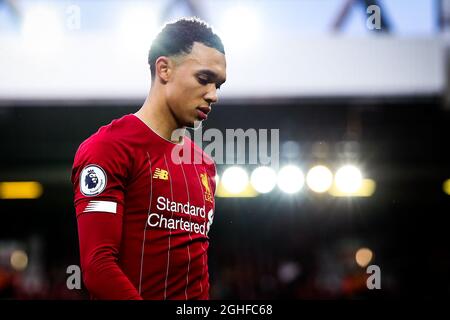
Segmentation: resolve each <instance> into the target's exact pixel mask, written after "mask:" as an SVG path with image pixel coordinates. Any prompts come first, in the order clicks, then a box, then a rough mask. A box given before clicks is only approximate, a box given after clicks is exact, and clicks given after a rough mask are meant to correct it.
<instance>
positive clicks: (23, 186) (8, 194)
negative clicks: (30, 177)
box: [0, 181, 43, 199]
mask: <svg viewBox="0 0 450 320" xmlns="http://www.w3.org/2000/svg"><path fill="white" fill-rule="evenodd" d="M42 193H43V187H42V185H41V184H40V183H39V182H36V181H11V182H0V199H37V198H39V197H40V196H41V195H42Z"/></svg>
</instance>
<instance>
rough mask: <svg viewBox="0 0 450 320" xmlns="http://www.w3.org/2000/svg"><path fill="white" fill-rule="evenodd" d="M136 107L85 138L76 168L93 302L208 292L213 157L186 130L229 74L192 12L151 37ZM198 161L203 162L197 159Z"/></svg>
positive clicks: (216, 43) (213, 39) (218, 47)
mask: <svg viewBox="0 0 450 320" xmlns="http://www.w3.org/2000/svg"><path fill="white" fill-rule="evenodd" d="M148 61H149V64H150V70H151V75H152V85H151V88H150V92H149V94H148V96H147V99H146V101H145V102H144V104H143V106H142V108H141V109H140V110H139V111H137V112H136V113H135V114H129V115H125V116H123V117H122V118H120V119H116V120H114V121H112V122H111V123H110V124H109V125H106V126H104V127H101V128H100V129H99V130H98V131H97V132H96V133H95V134H94V135H92V136H91V137H89V138H88V139H87V140H86V141H84V142H83V143H82V144H81V145H80V147H79V149H78V151H77V153H76V155H75V160H74V165H73V170H72V183H73V186H74V193H75V198H74V203H75V208H76V215H77V223H78V233H79V244H80V256H81V268H82V271H83V280H84V283H85V286H86V288H87V289H88V291H89V293H90V294H91V297H92V298H93V299H208V298H209V273H208V261H207V251H208V244H209V237H208V231H209V228H210V226H211V223H212V219H213V214H214V193H215V188H216V185H215V175H216V170H215V166H214V162H213V161H212V159H210V158H209V157H208V156H207V155H206V154H204V153H203V151H202V150H201V149H200V148H199V147H198V146H197V145H195V144H194V143H193V142H192V141H191V140H190V139H189V138H188V137H187V136H184V135H179V136H178V137H179V138H178V139H175V138H174V132H177V130H178V131H179V130H180V129H181V130H184V128H186V127H195V126H196V125H197V124H198V123H201V121H203V120H205V119H206V118H207V115H208V113H209V112H210V111H211V105H212V104H213V103H215V102H217V90H218V89H219V88H220V86H221V84H223V83H224V82H225V79H226V61H225V51H224V47H223V44H222V42H221V40H220V38H219V37H218V36H217V35H216V34H214V33H213V32H212V30H211V28H210V27H209V26H208V25H207V24H206V23H204V22H203V21H200V20H198V19H181V20H178V21H176V22H174V23H170V24H167V25H165V27H164V28H163V29H162V30H161V32H160V33H159V34H158V36H157V37H156V38H155V40H154V42H153V43H152V46H151V49H150V53H149V58H148ZM196 159H197V160H198V159H201V161H195V160H196Z"/></svg>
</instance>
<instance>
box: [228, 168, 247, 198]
mask: <svg viewBox="0 0 450 320" xmlns="http://www.w3.org/2000/svg"><path fill="white" fill-rule="evenodd" d="M222 184H223V186H224V188H225V189H226V190H227V191H228V192H230V193H239V192H242V191H244V189H245V188H246V187H247V185H248V174H247V172H246V171H245V170H244V169H242V168H241V167H231V168H227V169H226V170H225V171H224V172H223V175H222Z"/></svg>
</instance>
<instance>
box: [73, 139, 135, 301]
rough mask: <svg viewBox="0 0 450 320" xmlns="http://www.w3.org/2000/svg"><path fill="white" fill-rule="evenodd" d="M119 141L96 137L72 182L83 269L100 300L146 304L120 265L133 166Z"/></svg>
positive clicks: (80, 155) (78, 158) (77, 162)
mask: <svg viewBox="0 0 450 320" xmlns="http://www.w3.org/2000/svg"><path fill="white" fill-rule="evenodd" d="M116 140H117V139H115V137H114V136H112V137H111V136H109V137H107V138H101V137H98V136H97V137H94V138H93V139H89V140H87V141H86V142H84V143H83V144H82V145H81V146H80V148H79V149H78V151H77V153H76V155H75V159H74V166H73V168H72V177H71V181H72V183H73V187H74V204H75V211H76V216H77V223H78V237H79V244H80V258H81V269H82V272H83V280H84V283H85V285H86V287H87V289H88V290H89V292H90V294H91V296H92V297H93V298H94V299H108V300H113V299H114V300H116V299H142V297H141V296H140V295H139V292H138V291H137V289H136V288H135V287H134V285H133V284H132V283H131V281H130V279H128V277H127V276H126V275H125V274H124V272H123V270H121V268H120V266H119V264H118V258H119V251H120V246H121V239H122V223H123V222H122V221H123V211H124V201H125V200H124V192H125V185H126V181H127V177H128V168H129V163H130V161H129V158H128V156H127V153H126V152H125V151H124V150H122V149H120V148H119V146H118V145H117V144H116V143H115V142H116Z"/></svg>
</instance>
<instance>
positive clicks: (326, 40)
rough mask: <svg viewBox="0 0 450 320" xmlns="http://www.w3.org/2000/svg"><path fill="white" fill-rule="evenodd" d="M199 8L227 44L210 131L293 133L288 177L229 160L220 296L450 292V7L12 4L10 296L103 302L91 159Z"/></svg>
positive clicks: (1, 145)
mask: <svg viewBox="0 0 450 320" xmlns="http://www.w3.org/2000/svg"><path fill="white" fill-rule="evenodd" d="M372 5H376V6H377V7H378V8H379V9H380V13H381V16H380V18H381V20H380V24H381V25H380V26H381V28H380V29H377V28H375V29H374V28H371V26H373V24H371V23H373V22H374V20H370V19H371V18H370V17H371V16H372V14H373V13H374V11H370V12H368V11H367V8H369V7H370V6H372ZM372 8H373V7H372ZM182 16H198V17H200V18H203V19H205V20H206V21H208V22H209V23H210V24H211V25H212V26H213V27H215V28H216V30H217V31H218V33H219V34H220V35H221V36H222V37H223V39H224V43H225V49H226V53H227V61H228V70H227V71H228V80H227V83H226V85H225V86H223V89H222V90H221V99H220V102H219V103H218V104H217V105H216V106H215V107H214V108H213V109H214V110H213V111H214V112H213V113H212V114H211V117H210V119H209V120H208V122H207V123H206V124H205V129H208V128H217V129H219V130H220V131H221V132H224V133H225V130H226V129H237V128H242V129H244V130H246V129H250V128H254V129H256V130H258V129H269V130H270V129H279V139H280V147H279V156H280V168H279V169H280V170H275V171H273V172H268V171H262V173H261V171H255V170H256V169H257V167H258V166H255V165H245V164H240V165H238V167H239V168H240V169H241V171H239V169H235V168H231V167H232V166H231V165H218V173H219V175H218V179H219V183H220V188H219V190H218V194H217V207H216V215H215V220H214V225H213V228H212V231H211V233H210V235H211V237H212V241H211V247H210V276H211V284H212V287H211V290H212V291H211V294H212V298H215V299H302V298H304V299H365V298H369V299H370V298H374V299H385V298H387V299H388V298H401V297H417V298H434V297H448V296H449V295H450V277H449V275H450V272H449V270H450V251H449V248H448V243H450V241H449V240H450V239H449V238H450V236H449V232H448V225H449V224H448V222H449V217H448V216H449V214H450V180H449V179H450V161H449V160H450V157H449V153H448V152H447V151H448V149H449V139H448V138H449V124H450V87H449V82H448V77H449V74H450V73H449V71H450V69H449V54H448V47H449V31H450V28H449V27H450V1H448V0H440V1H439V0H417V1H408V0H378V1H377V0H365V1H362V0H361V1H360V0H315V1H313V0H298V1H289V0H280V1H275V0H260V1H250V0H245V1H228V0H215V1H205V0H197V1H195V0H170V1H169V0H167V1H162V0H157V1H118V0H110V1H107V0H89V1H87V0H78V1H77V0H73V1H68V0H67V1H63V0H61V1H26V0H1V1H0V154H1V158H0V298H2V299H87V297H88V296H87V294H86V292H85V290H84V289H82V290H69V289H68V288H67V286H66V279H67V277H68V274H67V273H66V270H67V267H68V266H70V265H77V264H79V260H78V259H79V257H78V254H79V253H78V242H77V241H78V239H77V229H76V219H75V213H74V208H73V203H72V187H71V184H70V169H71V164H72V160H73V156H74V154H75V151H76V149H77V147H78V145H79V144H80V143H81V142H82V141H83V140H84V139H85V138H87V137H88V136H89V135H90V134H92V133H94V132H95V131H96V130H97V128H98V127H99V126H101V125H104V124H107V123H109V122H110V121H111V120H112V119H114V118H117V117H120V116H122V115H123V114H126V113H132V112H135V111H136V110H137V109H138V108H139V107H140V106H141V104H142V103H143V101H144V98H145V95H146V94H147V90H148V87H149V85H150V74H149V70H148V67H147V62H146V59H147V51H148V49H149V47H150V42H151V38H152V36H153V35H154V34H155V32H157V30H158V26H161V25H162V24H163V23H164V22H166V21H168V20H172V19H175V18H178V17H182ZM372 17H373V16H372ZM375 22H376V21H375ZM246 150H249V148H248V146H247V148H246ZM248 156H250V155H248ZM287 165H289V166H290V167H288V168H287V169H286V168H284V167H285V166H287ZM317 165H321V166H322V167H320V168H318V169H317V168H316V169H314V170H312V171H311V169H312V168H313V167H315V166H317ZM323 166H325V167H327V168H328V169H326V168H324V167H323ZM342 167H344V169H342ZM283 168H284V169H283ZM340 169H342V170H340ZM242 170H244V171H245V172H242ZM289 170H291V171H289ZM258 173H259V174H260V175H259V178H258ZM261 176H262V178H261ZM369 265H376V266H379V268H380V270H381V289H380V290H369V289H368V288H367V286H366V280H367V279H368V276H370V274H368V273H367V267H368V266H369Z"/></svg>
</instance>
